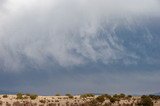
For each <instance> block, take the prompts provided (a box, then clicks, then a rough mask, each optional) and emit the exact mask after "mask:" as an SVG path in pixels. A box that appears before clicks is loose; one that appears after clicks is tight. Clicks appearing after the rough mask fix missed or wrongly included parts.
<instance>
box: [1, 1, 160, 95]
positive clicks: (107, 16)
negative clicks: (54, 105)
mask: <svg viewBox="0 0 160 106" xmlns="http://www.w3.org/2000/svg"><path fill="white" fill-rule="evenodd" d="M159 29H160V1H159V0H118V1H117V0H0V89H2V90H9V91H17V90H18V91H22V92H35V93H39V94H49V95H52V94H54V93H56V92H61V93H67V92H70V93H75V94H76V93H85V92H95V93H101V92H102V93H103V92H104V93H120V92H124V93H128V94H144V93H155V92H160V91H158V90H159V88H160V78H159V76H158V75H159V74H160V55H159V53H160V42H159V41H160V30H159Z"/></svg>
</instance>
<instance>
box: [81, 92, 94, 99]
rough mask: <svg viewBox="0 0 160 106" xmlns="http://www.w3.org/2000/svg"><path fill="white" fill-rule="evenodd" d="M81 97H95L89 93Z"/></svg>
mask: <svg viewBox="0 0 160 106" xmlns="http://www.w3.org/2000/svg"><path fill="white" fill-rule="evenodd" d="M80 97H81V98H87V97H94V94H90V93H88V94H83V95H81V96H80Z"/></svg>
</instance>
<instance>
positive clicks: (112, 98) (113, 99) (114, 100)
mask: <svg viewBox="0 0 160 106" xmlns="http://www.w3.org/2000/svg"><path fill="white" fill-rule="evenodd" d="M109 100H110V102H111V103H115V102H116V100H117V99H116V98H115V97H111V98H110V99H109Z"/></svg>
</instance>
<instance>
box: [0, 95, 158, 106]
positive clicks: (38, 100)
mask: <svg viewBox="0 0 160 106" xmlns="http://www.w3.org/2000/svg"><path fill="white" fill-rule="evenodd" d="M0 106H160V96H156V95H148V96H147V95H143V96H132V95H125V94H115V95H108V94H103V95H93V94H83V95H75V96H72V95H71V94H66V95H65V96H60V95H59V94H56V95H55V96H38V95H36V94H22V93H18V94H16V95H0Z"/></svg>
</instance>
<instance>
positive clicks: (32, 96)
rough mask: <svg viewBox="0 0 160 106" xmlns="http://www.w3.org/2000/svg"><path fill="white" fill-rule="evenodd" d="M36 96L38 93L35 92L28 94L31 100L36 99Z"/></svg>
mask: <svg viewBox="0 0 160 106" xmlns="http://www.w3.org/2000/svg"><path fill="white" fill-rule="evenodd" d="M37 97H38V95H36V94H30V98H31V99H32V100H34V99H36V98H37Z"/></svg>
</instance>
